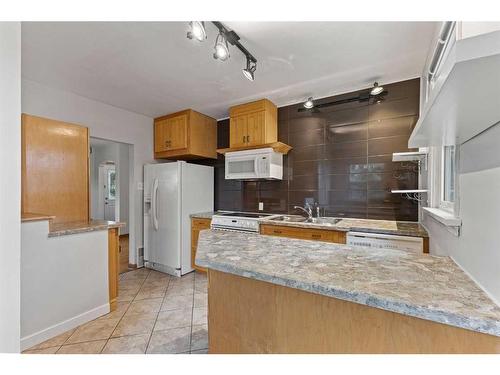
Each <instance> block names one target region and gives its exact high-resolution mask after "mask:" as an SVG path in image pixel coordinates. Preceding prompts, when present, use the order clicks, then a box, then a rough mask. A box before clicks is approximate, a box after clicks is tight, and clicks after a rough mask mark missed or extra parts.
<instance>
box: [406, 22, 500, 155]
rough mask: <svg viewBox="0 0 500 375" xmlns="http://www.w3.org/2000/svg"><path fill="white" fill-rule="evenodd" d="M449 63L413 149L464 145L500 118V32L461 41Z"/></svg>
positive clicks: (427, 107)
mask: <svg viewBox="0 0 500 375" xmlns="http://www.w3.org/2000/svg"><path fill="white" fill-rule="evenodd" d="M446 64H447V65H448V64H449V65H450V66H451V70H450V73H449V74H448V75H447V76H446V78H445V79H444V80H443V81H438V82H436V87H435V88H434V89H433V90H432V92H431V94H430V97H429V100H428V101H427V103H426V104H425V106H424V108H423V110H422V113H421V115H420V118H419V120H418V122H417V124H416V125H415V128H414V129H413V132H412V134H411V136H410V139H409V141H408V146H409V147H427V146H441V145H443V144H462V143H464V142H466V141H467V140H469V139H471V138H472V137H474V136H475V135H477V134H479V133H481V132H482V131H484V130H486V129H488V128H489V127H491V126H493V125H494V124H495V123H497V122H498V119H499V118H500V105H499V103H500V96H499V87H500V74H499V71H498V67H499V66H500V31H496V32H491V33H488V34H483V35H478V36H476V37H471V38H466V39H462V40H459V41H457V42H456V43H455V45H454V46H453V48H452V50H451V51H450V53H449V56H448V58H447V61H446Z"/></svg>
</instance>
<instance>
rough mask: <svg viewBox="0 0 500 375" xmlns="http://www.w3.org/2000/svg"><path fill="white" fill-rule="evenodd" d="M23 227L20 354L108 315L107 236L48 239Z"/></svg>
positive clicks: (42, 231) (33, 227)
mask: <svg viewBox="0 0 500 375" xmlns="http://www.w3.org/2000/svg"><path fill="white" fill-rule="evenodd" d="M48 233H49V224H48V221H46V220H45V221H35V222H27V223H23V224H22V225H21V238H22V256H21V349H22V350H24V349H27V348H29V347H31V346H33V345H36V344H38V343H40V342H43V341H45V340H47V339H49V338H52V337H55V336H57V335H59V334H61V333H63V332H65V331H67V330H69V329H72V328H74V327H77V326H78V325H80V324H83V323H86V322H88V321H90V320H93V319H95V318H97V317H99V316H101V315H104V314H106V313H108V312H109V287H108V251H107V249H108V231H107V230H100V231H94V232H87V233H79V234H72V235H68V236H60V237H48Z"/></svg>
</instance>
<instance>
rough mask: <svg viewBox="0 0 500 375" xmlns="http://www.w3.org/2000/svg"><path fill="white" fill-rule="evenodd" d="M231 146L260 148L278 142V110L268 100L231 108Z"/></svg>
mask: <svg viewBox="0 0 500 375" xmlns="http://www.w3.org/2000/svg"><path fill="white" fill-rule="evenodd" d="M229 115H230V119H229V146H230V147H245V146H258V145H264V144H267V143H273V142H277V141H278V109H277V108H276V106H275V105H274V104H273V103H272V102H271V101H269V100H267V99H262V100H258V101H255V102H251V103H246V104H241V105H237V106H234V107H231V108H230V110H229Z"/></svg>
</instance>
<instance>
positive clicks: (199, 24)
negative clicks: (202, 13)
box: [187, 21, 207, 42]
mask: <svg viewBox="0 0 500 375" xmlns="http://www.w3.org/2000/svg"><path fill="white" fill-rule="evenodd" d="M187 38H188V39H193V38H194V39H196V40H197V41H199V42H203V41H204V40H205V39H207V32H206V31H205V22H203V21H191V22H189V31H188V33H187Z"/></svg>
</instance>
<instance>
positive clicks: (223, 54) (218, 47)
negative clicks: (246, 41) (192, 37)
mask: <svg viewBox="0 0 500 375" xmlns="http://www.w3.org/2000/svg"><path fill="white" fill-rule="evenodd" d="M228 58H229V47H228V46H227V39H226V36H225V35H224V33H222V32H221V33H219V35H217V39H215V46H214V59H219V60H221V61H226V60H227V59H228Z"/></svg>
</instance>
